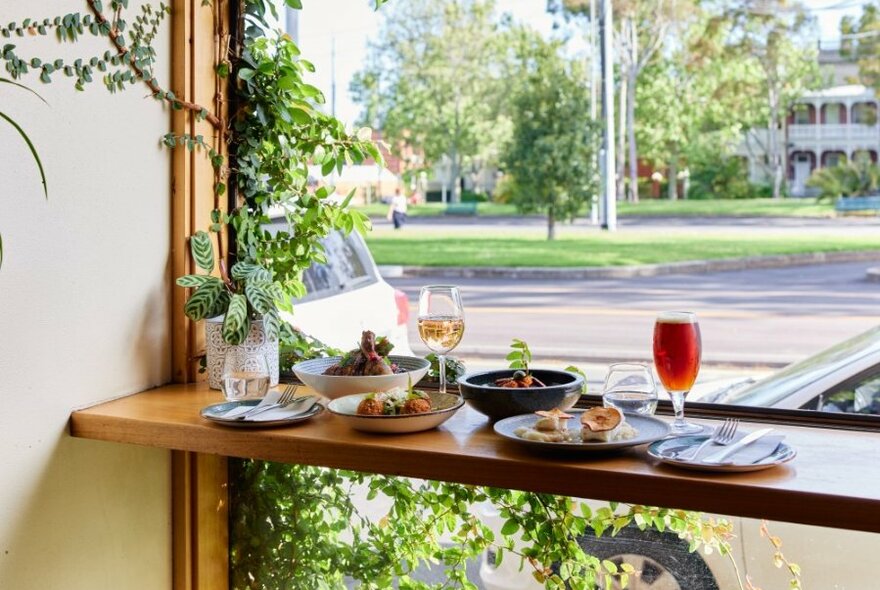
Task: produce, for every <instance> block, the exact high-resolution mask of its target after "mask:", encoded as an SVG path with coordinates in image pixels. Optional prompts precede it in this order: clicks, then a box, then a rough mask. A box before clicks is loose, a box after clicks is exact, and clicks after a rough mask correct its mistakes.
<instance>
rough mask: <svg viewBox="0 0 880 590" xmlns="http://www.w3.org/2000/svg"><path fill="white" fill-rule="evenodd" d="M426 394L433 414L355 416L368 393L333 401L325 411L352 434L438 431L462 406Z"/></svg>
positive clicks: (456, 400) (451, 397)
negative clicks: (338, 419) (345, 424)
mask: <svg viewBox="0 0 880 590" xmlns="http://www.w3.org/2000/svg"><path fill="white" fill-rule="evenodd" d="M427 394H428V396H429V397H430V398H431V407H432V408H433V410H432V411H430V412H425V413H424V414H403V415H400V416H362V415H359V414H358V413H357V407H358V404H360V403H361V400H363V399H364V398H365V397H366V396H367V395H369V394H368V393H358V394H355V395H346V396H344V397H340V398H338V399H334V400H333V401H331V402H330V403H329V404H328V405H327V409H328V410H330V412H332V413H333V414H335V415H337V416H339V417H340V418H342V419H343V420H344V421H345V422H346V423H347V424H348V425H349V426H351V427H352V428H354V429H355V430H361V431H364V432H380V433H384V434H404V433H408V432H421V431H422V430H430V429H432V428H437V427H438V426H440V425H441V424H443V423H444V422H446V421H447V420H449V419H450V418H452V415H453V414H455V412H457V411H458V409H459V408H461V406H463V405H464V400H463V399H461V397H459V396H457V395H455V394H452V393H440V392H439V391H429V392H427Z"/></svg>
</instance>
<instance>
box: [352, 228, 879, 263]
mask: <svg viewBox="0 0 880 590" xmlns="http://www.w3.org/2000/svg"><path fill="white" fill-rule="evenodd" d="M367 242H368V244H369V246H370V250H372V252H373V256H374V257H375V259H376V262H377V263H378V264H401V265H412V266H542V267H571V266H625V265H632V264H652V263H665V262H679V261H684V260H705V259H715V258H738V257H742V256H758V255H770V254H800V253H809V252H839V251H846V250H880V239H877V238H871V237H865V236H858V235H856V236H846V235H841V236H829V235H822V236H810V235H803V236H789V235H771V236H747V237H745V238H744V237H743V236H741V235H735V234H720V235H694V234H681V233H676V234H672V235H668V234H667V235H663V234H661V233H648V234H646V233H643V232H639V233H637V234H633V233H629V234H621V233H617V234H595V235H589V236H583V237H562V238H559V239H557V240H555V241H552V242H548V241H547V240H545V239H542V238H539V237H517V236H515V235H510V234H507V235H497V234H496V235H491V234H490V235H482V236H477V235H468V234H463V235H462V234H457V235H455V234H450V235H433V234H432V235H429V236H424V235H423V236H419V235H413V234H409V233H401V234H400V235H396V234H395V235H388V234H375V233H374V234H372V235H370V236H368V238H367Z"/></svg>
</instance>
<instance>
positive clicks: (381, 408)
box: [357, 399, 385, 416]
mask: <svg viewBox="0 0 880 590" xmlns="http://www.w3.org/2000/svg"><path fill="white" fill-rule="evenodd" d="M357 413H358V414H366V415H368V416H381V415H382V414H384V413H385V404H383V403H382V402H381V401H379V400H377V399H365V400H361V403H359V404H358V407H357Z"/></svg>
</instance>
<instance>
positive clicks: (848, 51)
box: [840, 3, 880, 92]
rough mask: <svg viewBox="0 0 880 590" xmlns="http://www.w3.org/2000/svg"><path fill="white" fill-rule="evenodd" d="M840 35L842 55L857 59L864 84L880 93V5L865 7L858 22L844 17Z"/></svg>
mask: <svg viewBox="0 0 880 590" xmlns="http://www.w3.org/2000/svg"><path fill="white" fill-rule="evenodd" d="M840 33H841V38H842V43H841V46H840V52H841V54H843V55H844V56H846V57H850V58H852V59H855V60H856V62H857V63H858V64H859V77H860V78H861V80H862V82H864V83H865V84H866V85H868V86H872V87H873V88H874V89H875V90H877V91H878V92H880V3H871V4H866V5H865V6H863V7H862V14H861V16H860V17H859V19H858V21H856V20H855V19H854V18H852V17H851V16H845V17H843V18H842V19H841V20H840Z"/></svg>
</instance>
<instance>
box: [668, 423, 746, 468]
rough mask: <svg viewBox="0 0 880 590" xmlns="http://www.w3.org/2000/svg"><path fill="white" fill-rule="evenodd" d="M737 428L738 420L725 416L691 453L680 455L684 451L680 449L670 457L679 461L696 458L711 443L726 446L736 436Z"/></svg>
mask: <svg viewBox="0 0 880 590" xmlns="http://www.w3.org/2000/svg"><path fill="white" fill-rule="evenodd" d="M738 428H739V420H737V419H736V418H727V419H726V420H724V422H723V423H722V424H721V425H720V426H718V427H717V428H716V429H715V432H713V433H712V436H710V437H709V438H707V439H706V440H704V441H703V443H702V444H701V445H700V446H698V447H697V449H696V450H695V451H694V452H693V453H688V455H687V456H686V457H682V455H683V454H684V453H685V451H681V452H680V453H676V454H675V455H674V456H673V457H672V458H673V459H677V460H681V461H691V460H693V459H696V458H697V457H698V456H699V454H700V452H701V451H702V450H703V449H705V448H706V447H707V446H709V444H711V443H715V444H716V445H719V446H722V447H726V446H727V445H729V444H730V443H732V442H733V439H734V438H735V437H736V431H737V429H738Z"/></svg>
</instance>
